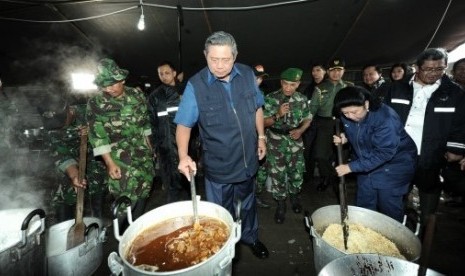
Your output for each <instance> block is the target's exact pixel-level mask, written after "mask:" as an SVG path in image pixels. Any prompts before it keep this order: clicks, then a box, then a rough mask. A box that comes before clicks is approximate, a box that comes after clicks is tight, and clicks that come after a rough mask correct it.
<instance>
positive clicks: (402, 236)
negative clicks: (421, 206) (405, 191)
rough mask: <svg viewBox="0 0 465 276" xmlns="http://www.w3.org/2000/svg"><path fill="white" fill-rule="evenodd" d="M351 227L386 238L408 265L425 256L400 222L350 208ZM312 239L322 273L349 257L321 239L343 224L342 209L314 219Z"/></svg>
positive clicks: (318, 212) (325, 210)
mask: <svg viewBox="0 0 465 276" xmlns="http://www.w3.org/2000/svg"><path fill="white" fill-rule="evenodd" d="M348 209H349V212H348V223H357V224H361V225H363V226H365V227H368V228H371V229H372V230H374V231H376V232H378V233H380V234H381V235H383V236H385V237H386V238H388V239H389V240H391V241H392V242H394V243H395V244H396V246H397V248H398V249H399V251H400V253H401V254H402V255H404V256H405V258H406V259H407V260H408V261H416V260H417V259H418V258H419V257H420V254H421V243H420V240H419V239H418V237H417V236H415V234H414V233H413V232H412V231H410V229H408V228H407V227H405V226H404V225H402V224H401V223H399V222H398V221H396V220H394V219H392V218H390V217H388V216H386V215H383V214H381V213H378V212H375V211H372V210H368V209H365V208H360V207H355V206H348ZM311 221H312V222H311V224H312V225H311V226H310V235H311V236H312V237H313V256H314V262H315V270H316V272H317V273H318V272H319V271H320V270H321V269H322V268H323V267H324V266H325V265H327V264H328V263H330V262H331V261H333V260H335V259H337V258H339V257H342V256H345V255H348V254H347V253H345V252H342V251H340V250H338V249H336V248H335V247H333V246H332V245H330V244H328V243H327V242H326V241H324V240H323V239H322V238H321V236H322V235H323V232H324V230H325V229H326V228H327V227H328V226H329V225H330V224H332V223H341V212H340V206H339V205H330V206H325V207H322V208H320V209H318V210H316V211H315V212H313V214H312V215H311Z"/></svg>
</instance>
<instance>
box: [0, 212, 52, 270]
mask: <svg viewBox="0 0 465 276" xmlns="http://www.w3.org/2000/svg"><path fill="white" fill-rule="evenodd" d="M0 221H2V227H0V272H1V275H46V273H47V266H46V262H45V261H46V260H45V235H43V233H44V232H45V212H44V210H42V209H9V210H2V211H0Z"/></svg>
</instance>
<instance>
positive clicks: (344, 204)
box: [335, 119, 349, 250]
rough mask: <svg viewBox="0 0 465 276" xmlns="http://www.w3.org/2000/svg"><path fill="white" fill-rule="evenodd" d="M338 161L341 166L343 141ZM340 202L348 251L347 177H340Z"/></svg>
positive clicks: (338, 125)
mask: <svg viewBox="0 0 465 276" xmlns="http://www.w3.org/2000/svg"><path fill="white" fill-rule="evenodd" d="M335 123H336V135H337V136H338V137H341V121H340V120H339V119H336V122H335ZM336 147H337V161H338V164H339V165H342V164H343V160H342V141H341V143H339V144H337V146H336ZM339 180H340V181H339V202H340V206H341V225H342V233H343V236H344V248H345V249H346V250H347V240H348V239H349V226H348V225H347V219H348V207H347V195H346V185H345V177H344V176H340V177H339Z"/></svg>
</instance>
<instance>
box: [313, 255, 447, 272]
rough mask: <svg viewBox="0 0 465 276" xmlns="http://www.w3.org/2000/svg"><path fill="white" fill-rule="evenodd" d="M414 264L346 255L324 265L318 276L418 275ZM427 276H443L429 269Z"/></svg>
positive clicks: (394, 259) (381, 257)
mask: <svg viewBox="0 0 465 276" xmlns="http://www.w3.org/2000/svg"><path fill="white" fill-rule="evenodd" d="M419 268H420V266H419V265H418V264H416V263H412V262H409V261H405V260H401V259H398V258H394V257H388V256H382V255H378V254H348V255H345V256H343V257H340V258H337V259H336V260H334V261H332V262H330V263H329V264H327V265H325V267H323V269H322V270H321V271H320V273H319V274H318V276H334V275H353V276H367V275H369V276H375V275H376V276H404V275H418V269H419ZM425 275H427V276H440V275H444V274H441V273H439V272H436V271H434V270H431V269H427V270H426V274H425Z"/></svg>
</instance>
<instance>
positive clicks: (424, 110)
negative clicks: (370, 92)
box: [384, 48, 465, 226]
mask: <svg viewBox="0 0 465 276" xmlns="http://www.w3.org/2000/svg"><path fill="white" fill-rule="evenodd" d="M416 67H417V70H416V73H415V74H414V75H413V76H412V77H411V78H410V79H406V81H401V82H396V83H392V85H391V86H390V87H389V88H388V91H387V95H386V97H385V99H384V101H385V103H386V104H388V105H390V106H391V107H393V108H394V110H396V111H397V113H399V116H400V117H401V119H402V120H403V122H404V124H405V129H406V131H407V133H408V134H409V135H410V136H411V137H412V138H413V140H414V141H415V144H416V146H417V148H418V154H419V156H418V164H417V170H416V175H415V178H414V179H413V181H412V182H413V183H412V184H414V185H416V186H417V187H418V189H419V191H420V210H421V216H420V221H421V223H422V225H423V226H425V225H426V223H427V220H428V217H429V216H430V215H431V214H433V213H434V212H435V211H436V209H437V206H438V203H439V196H440V193H441V191H442V188H443V183H442V182H441V180H440V173H441V169H443V168H444V167H445V165H446V163H447V162H454V161H457V160H460V159H462V158H463V156H464V154H465V98H464V92H463V91H462V90H461V88H460V87H459V86H458V85H456V84H455V83H453V82H452V81H451V80H450V78H449V77H448V76H447V75H446V74H445V70H446V68H447V52H446V51H445V50H444V49H440V48H433V49H427V50H425V51H424V52H422V53H421V54H420V55H419V56H418V58H417V61H416Z"/></svg>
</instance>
